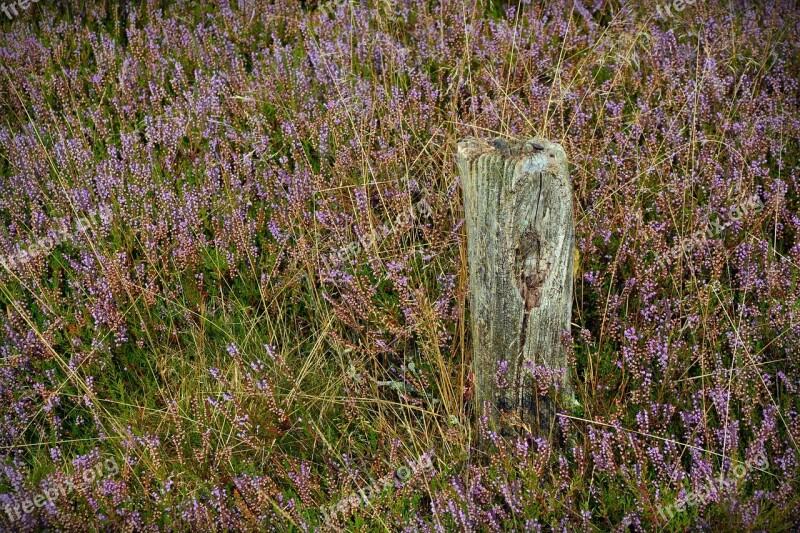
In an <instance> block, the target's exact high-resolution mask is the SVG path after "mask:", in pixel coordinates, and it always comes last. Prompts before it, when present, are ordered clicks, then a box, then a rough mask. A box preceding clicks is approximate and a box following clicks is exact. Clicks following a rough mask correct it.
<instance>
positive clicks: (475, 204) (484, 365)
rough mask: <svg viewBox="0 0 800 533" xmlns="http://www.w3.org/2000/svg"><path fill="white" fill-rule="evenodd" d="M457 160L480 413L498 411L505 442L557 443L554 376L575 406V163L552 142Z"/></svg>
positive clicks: (465, 153)
mask: <svg viewBox="0 0 800 533" xmlns="http://www.w3.org/2000/svg"><path fill="white" fill-rule="evenodd" d="M457 160H458V167H459V172H460V175H461V186H462V189H463V192H464V206H465V211H466V228H467V250H468V260H469V289H470V308H471V316H472V344H473V353H472V371H473V373H474V377H475V389H474V398H475V401H476V406H477V407H478V413H482V412H483V407H484V405H485V403H488V404H489V406H490V412H489V416H490V423H491V425H492V426H493V427H494V428H495V430H499V431H500V434H501V435H513V434H517V432H516V431H515V429H517V428H518V427H520V426H521V427H527V428H528V429H529V430H530V431H532V432H534V433H538V434H543V433H547V432H549V431H550V429H551V428H552V427H553V419H554V415H555V405H554V402H553V400H554V398H552V397H549V396H545V395H543V394H546V391H545V390H542V389H541V387H542V382H543V381H546V379H547V374H550V373H551V372H553V371H557V370H558V369H564V372H563V375H562V376H561V377H560V379H559V378H556V379H557V381H558V383H557V384H558V385H560V387H559V388H560V390H561V394H563V398H562V400H566V401H567V402H569V403H571V402H572V401H574V400H573V394H572V388H571V385H570V382H569V371H568V369H567V354H566V349H565V348H564V346H563V344H562V342H561V335H562V332H563V331H564V330H569V327H570V319H571V314H572V265H573V254H574V249H575V248H574V247H575V230H574V221H573V213H572V184H571V183H570V180H569V170H568V167H567V159H566V154H565V153H564V150H563V148H561V146H560V145H558V144H556V143H552V142H549V141H547V140H544V139H530V140H528V141H512V140H505V139H501V138H496V139H493V140H490V139H476V138H467V139H464V140H463V141H461V142H459V143H458V151H457ZM553 373H556V372H553ZM543 374H544V375H543ZM537 383H538V385H539V387H540V388H539V389H538V390H537ZM545 386H546V385H545Z"/></svg>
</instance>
